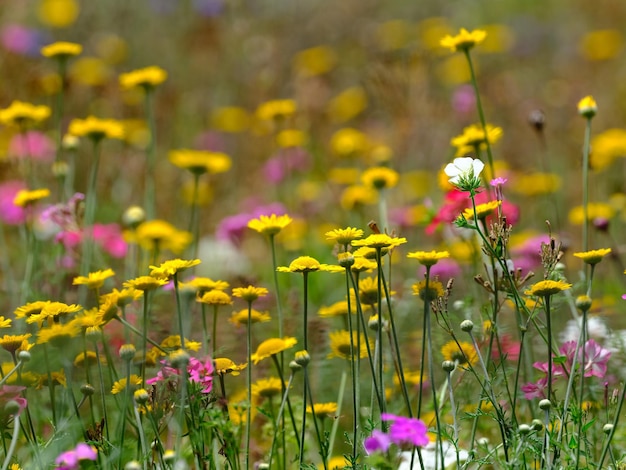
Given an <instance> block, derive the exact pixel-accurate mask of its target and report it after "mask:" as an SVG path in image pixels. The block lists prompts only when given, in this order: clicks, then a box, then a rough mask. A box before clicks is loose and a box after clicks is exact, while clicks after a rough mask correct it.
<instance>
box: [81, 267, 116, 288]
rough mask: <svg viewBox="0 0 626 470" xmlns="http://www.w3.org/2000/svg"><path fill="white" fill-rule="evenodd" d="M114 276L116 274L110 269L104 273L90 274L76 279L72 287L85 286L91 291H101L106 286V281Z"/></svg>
mask: <svg viewBox="0 0 626 470" xmlns="http://www.w3.org/2000/svg"><path fill="white" fill-rule="evenodd" d="M112 276H115V272H114V271H113V270H112V269H110V268H109V269H105V270H104V271H96V272H93V273H89V274H88V275H87V276H77V277H75V278H74V281H73V282H72V285H74V286H80V285H84V286H87V287H88V288H89V289H99V288H100V287H102V286H103V285H104V281H105V280H106V279H108V278H110V277H112Z"/></svg>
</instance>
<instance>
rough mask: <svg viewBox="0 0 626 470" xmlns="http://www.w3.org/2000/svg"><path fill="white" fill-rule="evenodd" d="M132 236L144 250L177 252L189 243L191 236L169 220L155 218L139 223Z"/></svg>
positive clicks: (180, 251)
mask: <svg viewBox="0 0 626 470" xmlns="http://www.w3.org/2000/svg"><path fill="white" fill-rule="evenodd" d="M134 238H135V240H136V241H137V243H139V245H141V246H142V247H143V248H144V249H146V250H154V249H159V250H169V251H171V252H172V253H175V254H178V253H182V252H183V251H184V250H185V248H186V247H187V245H189V243H191V239H192V236H191V234H190V233H189V232H186V231H183V230H178V229H177V228H176V227H174V226H173V225H172V224H170V223H169V222H166V221H164V220H158V219H157V220H149V221H146V222H142V223H141V224H139V225H138V226H137V229H136V230H135V234H134Z"/></svg>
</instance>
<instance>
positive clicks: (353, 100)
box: [326, 86, 367, 123]
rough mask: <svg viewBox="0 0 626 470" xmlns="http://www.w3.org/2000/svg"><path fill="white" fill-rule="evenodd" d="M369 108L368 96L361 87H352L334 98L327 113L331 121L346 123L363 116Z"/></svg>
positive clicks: (327, 108)
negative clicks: (360, 115)
mask: <svg viewBox="0 0 626 470" xmlns="http://www.w3.org/2000/svg"><path fill="white" fill-rule="evenodd" d="M365 108H367V94H366V93H365V90H364V89H363V88H362V87H360V86H355V87H350V88H348V89H346V90H344V91H342V92H341V93H339V94H338V95H337V96H335V97H334V98H332V99H331V100H330V101H329V103H328V106H327V107H326V112H327V114H328V116H329V117H330V120H331V121H333V122H336V123H344V122H346V121H349V120H350V119H352V118H354V117H356V116H358V115H359V114H361V113H362V112H363V111H364V110H365Z"/></svg>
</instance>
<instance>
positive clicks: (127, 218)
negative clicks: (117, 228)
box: [122, 206, 146, 228]
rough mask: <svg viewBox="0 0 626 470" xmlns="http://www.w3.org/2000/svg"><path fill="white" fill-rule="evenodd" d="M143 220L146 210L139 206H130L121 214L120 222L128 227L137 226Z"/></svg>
mask: <svg viewBox="0 0 626 470" xmlns="http://www.w3.org/2000/svg"><path fill="white" fill-rule="evenodd" d="M144 220H146V212H145V211H144V210H143V209H142V208H141V207H139V206H130V207H129V208H128V209H126V211H125V212H124V215H122V222H123V223H124V225H125V226H127V227H130V228H137V226H138V225H139V224H140V223H142V222H143V221H144Z"/></svg>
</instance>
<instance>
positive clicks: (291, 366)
mask: <svg viewBox="0 0 626 470" xmlns="http://www.w3.org/2000/svg"><path fill="white" fill-rule="evenodd" d="M289 369H290V370H291V372H294V373H295V372H298V371H299V370H300V369H302V366H301V365H300V364H298V363H297V362H296V361H291V362H290V363H289Z"/></svg>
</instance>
